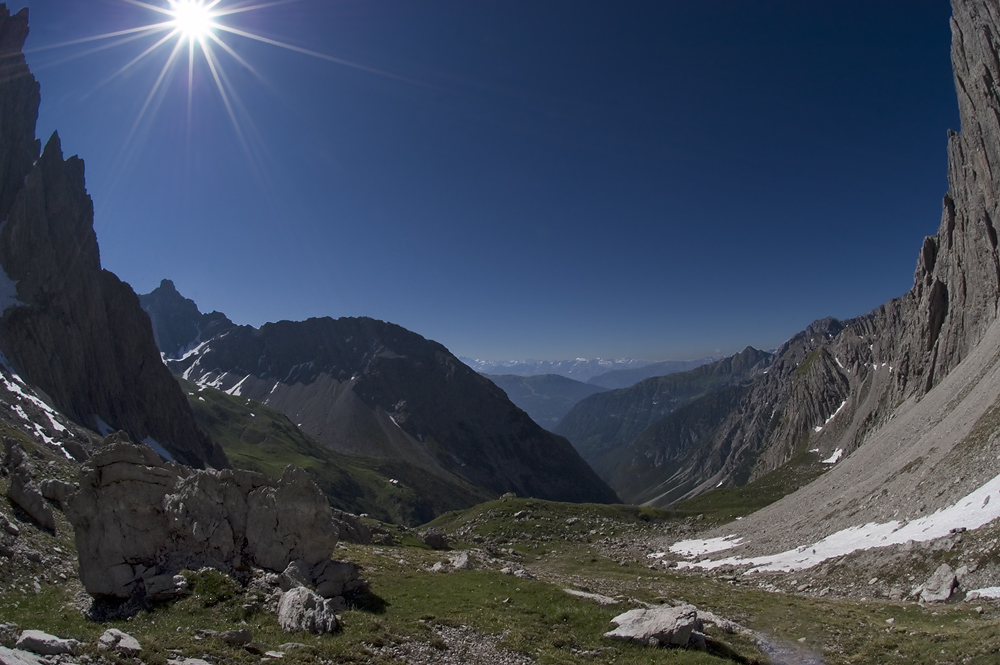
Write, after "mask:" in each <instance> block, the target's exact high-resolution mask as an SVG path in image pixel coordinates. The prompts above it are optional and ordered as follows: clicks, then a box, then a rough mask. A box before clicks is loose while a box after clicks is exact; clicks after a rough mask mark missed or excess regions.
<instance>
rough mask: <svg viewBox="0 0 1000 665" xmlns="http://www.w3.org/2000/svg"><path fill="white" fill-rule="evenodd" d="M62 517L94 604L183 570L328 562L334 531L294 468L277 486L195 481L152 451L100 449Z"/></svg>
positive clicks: (257, 478)
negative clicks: (72, 534) (95, 599)
mask: <svg viewBox="0 0 1000 665" xmlns="http://www.w3.org/2000/svg"><path fill="white" fill-rule="evenodd" d="M66 514H67V517H68V518H69V520H70V522H71V523H72V524H73V527H74V529H75V532H76V544H77V550H78V556H79V562H80V580H81V581H82V582H83V585H84V587H85V588H86V590H87V592H88V593H90V594H91V595H92V596H95V597H99V598H109V599H119V600H123V599H128V598H132V597H134V596H140V597H141V596H145V595H147V594H149V593H151V592H153V591H156V590H157V588H158V587H159V586H161V584H160V581H161V580H163V579H166V580H167V582H168V583H169V584H168V586H172V585H173V579H174V578H173V576H174V575H175V574H176V573H177V572H179V571H180V570H182V569H185V568H188V569H197V568H201V567H212V568H216V569H219V570H223V571H228V572H232V571H237V570H246V569H248V567H250V566H257V567H260V568H265V569H269V570H272V571H277V572H281V571H283V570H284V569H285V568H286V567H287V566H288V565H289V563H291V562H292V561H296V560H300V561H303V562H304V563H305V564H307V565H308V566H316V565H318V564H321V563H322V562H324V561H327V560H329V558H330V554H331V552H332V551H333V548H334V547H335V545H336V543H337V531H336V527H335V526H334V524H333V521H332V515H331V512H330V507H329V504H328V503H327V501H326V499H325V498H324V496H323V495H322V493H321V492H320V491H319V489H318V488H317V487H316V486H315V484H313V483H312V481H311V480H309V478H308V476H307V475H306V474H305V472H304V471H303V470H302V469H299V468H298V467H291V466H290V467H288V468H287V469H286V470H285V473H284V475H283V476H282V478H281V480H279V481H274V480H272V479H270V478H268V477H267V476H265V475H263V474H258V473H251V472H247V471H234V470H228V469H227V470H223V471H216V470H206V471H195V470H192V469H190V468H187V467H184V466H180V465H178V464H174V463H171V462H164V461H163V460H162V459H160V457H159V456H158V455H157V454H156V453H155V452H153V451H152V450H151V449H150V448H148V447H146V446H141V445H134V444H131V443H127V442H123V441H121V440H117V441H111V442H108V443H107V444H106V445H105V446H104V447H103V448H101V449H100V450H99V451H98V452H97V453H96V454H95V455H94V456H93V457H92V458H91V459H90V460H89V461H88V462H87V463H86V464H85V465H84V466H83V467H82V469H81V472H80V489H79V491H78V492H77V493H76V494H75V495H73V497H72V498H71V499H70V500H69V501H68V505H67V506H66Z"/></svg>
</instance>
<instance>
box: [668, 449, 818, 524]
mask: <svg viewBox="0 0 1000 665" xmlns="http://www.w3.org/2000/svg"><path fill="white" fill-rule="evenodd" d="M825 470H826V469H824V468H823V467H822V466H821V465H820V464H819V462H818V461H817V459H816V455H815V454H814V453H808V452H807V453H800V454H798V455H796V457H794V458H793V459H792V460H791V461H789V462H788V463H787V464H785V465H784V466H781V467H779V468H778V469H775V470H774V471H772V472H770V473H768V474H767V475H764V476H761V477H760V478H758V479H757V480H755V481H753V482H752V483H748V484H747V485H743V486H742V487H726V488H719V489H714V490H710V491H708V492H705V493H704V494H700V495H698V496H696V497H693V498H691V499H688V500H686V501H681V502H680V503H677V504H675V505H674V506H673V510H674V511H675V512H676V513H677V514H678V515H682V516H690V515H703V516H704V518H705V520H706V524H725V523H726V522H731V521H733V520H735V519H736V518H737V517H744V516H746V515H749V514H751V513H754V512H757V511H758V510H760V509H761V508H764V507H766V506H769V505H771V504H772V503H774V502H776V501H778V500H779V499H781V498H784V497H785V496H787V495H789V494H791V493H792V492H794V491H795V490H797V489H799V488H800V487H804V486H805V485H808V484H809V483H810V482H812V481H813V480H815V479H816V478H818V477H819V476H820V475H822V474H823V472H824V471H825Z"/></svg>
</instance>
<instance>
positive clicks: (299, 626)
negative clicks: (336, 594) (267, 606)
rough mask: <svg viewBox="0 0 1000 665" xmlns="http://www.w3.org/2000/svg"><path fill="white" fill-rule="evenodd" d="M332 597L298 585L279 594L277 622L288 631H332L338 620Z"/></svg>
mask: <svg viewBox="0 0 1000 665" xmlns="http://www.w3.org/2000/svg"><path fill="white" fill-rule="evenodd" d="M339 607H342V605H339V604H338V603H336V601H334V600H333V599H324V598H323V597H321V596H319V595H318V594H316V593H314V592H313V591H310V590H309V589H307V588H305V587H298V588H295V589H292V590H291V591H288V592H286V593H284V594H282V596H281V601H280V602H279V603H278V624H279V625H280V626H281V627H282V628H283V629H284V630H286V631H288V632H290V633H295V632H310V633H332V632H334V631H335V630H337V627H338V626H339V625H340V621H339V619H338V618H337V609H338V608H339Z"/></svg>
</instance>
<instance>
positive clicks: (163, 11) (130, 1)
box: [122, 0, 174, 16]
mask: <svg viewBox="0 0 1000 665" xmlns="http://www.w3.org/2000/svg"><path fill="white" fill-rule="evenodd" d="M122 2H127V3H128V4H130V5H135V6H136V7H142V8H143V9H148V10H150V11H154V12H159V13H160V14H166V15H167V16H173V15H174V13H173V11H171V10H170V9H167V8H166V7H157V6H156V5H151V4H149V3H148V2H141V0H122Z"/></svg>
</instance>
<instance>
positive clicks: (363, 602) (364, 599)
mask: <svg viewBox="0 0 1000 665" xmlns="http://www.w3.org/2000/svg"><path fill="white" fill-rule="evenodd" d="M347 602H348V603H349V604H350V606H351V609H353V610H358V611H360V612H368V613H370V614H385V612H386V609H388V607H389V602H388V601H387V600H386V599H385V598H383V597H382V596H379V595H377V594H375V593H373V592H372V590H371V589H369V588H364V589H361V590H359V591H355V592H354V593H353V594H351V596H350V597H349V598H348V599H347Z"/></svg>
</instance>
